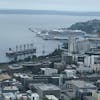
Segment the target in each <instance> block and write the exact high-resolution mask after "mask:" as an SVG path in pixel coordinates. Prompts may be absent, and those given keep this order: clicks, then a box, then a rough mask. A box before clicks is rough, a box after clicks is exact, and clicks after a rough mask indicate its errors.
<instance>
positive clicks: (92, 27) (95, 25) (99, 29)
mask: <svg viewBox="0 0 100 100" xmlns="http://www.w3.org/2000/svg"><path fill="white" fill-rule="evenodd" d="M68 29H72V30H82V31H85V32H86V33H90V34H99V35H100V20H97V19H94V20H90V21H87V22H79V23H75V24H73V25H71V26H70V27H69V28H68Z"/></svg>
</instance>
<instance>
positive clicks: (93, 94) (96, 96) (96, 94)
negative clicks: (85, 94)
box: [92, 90, 100, 100]
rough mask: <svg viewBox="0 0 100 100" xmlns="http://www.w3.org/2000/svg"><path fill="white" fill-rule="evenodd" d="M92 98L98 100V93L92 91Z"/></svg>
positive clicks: (99, 92)
mask: <svg viewBox="0 0 100 100" xmlns="http://www.w3.org/2000/svg"><path fill="white" fill-rule="evenodd" d="M92 96H93V97H95V98H96V100H100V91H98V90H97V91H93V92H92Z"/></svg>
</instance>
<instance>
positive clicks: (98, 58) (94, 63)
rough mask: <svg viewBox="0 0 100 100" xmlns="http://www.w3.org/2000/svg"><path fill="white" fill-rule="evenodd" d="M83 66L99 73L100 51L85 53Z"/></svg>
mask: <svg viewBox="0 0 100 100" xmlns="http://www.w3.org/2000/svg"><path fill="white" fill-rule="evenodd" d="M84 64H85V66H88V67H91V68H92V69H93V70H94V71H97V72H98V71H100V49H95V48H94V49H92V50H91V51H89V52H86V57H85V62H84Z"/></svg>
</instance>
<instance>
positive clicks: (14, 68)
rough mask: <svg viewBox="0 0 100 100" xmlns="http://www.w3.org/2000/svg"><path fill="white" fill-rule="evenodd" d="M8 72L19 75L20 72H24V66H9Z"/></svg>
mask: <svg viewBox="0 0 100 100" xmlns="http://www.w3.org/2000/svg"><path fill="white" fill-rule="evenodd" d="M8 70H9V73H10V74H11V73H15V72H16V73H17V72H18V73H19V72H23V66H22V65H18V64H13V65H9V66H8Z"/></svg>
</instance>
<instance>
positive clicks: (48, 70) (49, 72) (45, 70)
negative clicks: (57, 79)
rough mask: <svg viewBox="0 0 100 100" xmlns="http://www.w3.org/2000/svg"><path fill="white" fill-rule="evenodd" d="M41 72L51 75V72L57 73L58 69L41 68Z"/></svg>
mask: <svg viewBox="0 0 100 100" xmlns="http://www.w3.org/2000/svg"><path fill="white" fill-rule="evenodd" d="M41 73H42V74H43V75H46V76H52V75H53V74H57V73H58V70H57V69H54V68H41Z"/></svg>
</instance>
